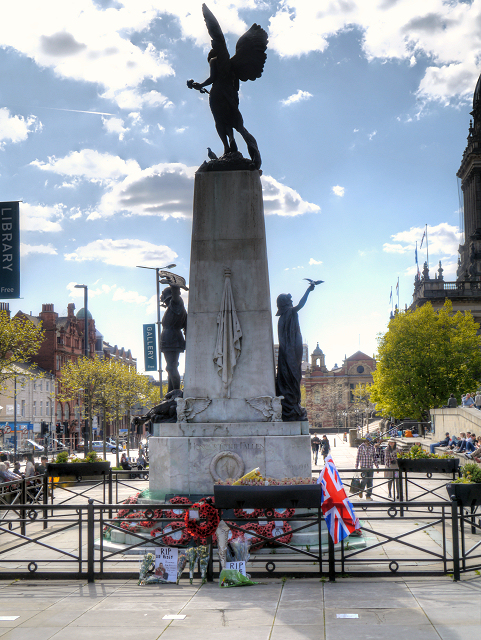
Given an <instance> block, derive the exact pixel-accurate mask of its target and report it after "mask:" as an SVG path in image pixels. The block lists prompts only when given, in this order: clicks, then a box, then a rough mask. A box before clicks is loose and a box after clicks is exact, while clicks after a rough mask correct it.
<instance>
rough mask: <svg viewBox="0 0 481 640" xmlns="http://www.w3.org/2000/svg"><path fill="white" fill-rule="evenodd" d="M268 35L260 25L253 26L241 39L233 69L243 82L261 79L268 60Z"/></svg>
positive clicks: (233, 59)
mask: <svg viewBox="0 0 481 640" xmlns="http://www.w3.org/2000/svg"><path fill="white" fill-rule="evenodd" d="M266 49H267V33H266V32H265V31H264V29H263V28H262V27H260V26H259V25H258V24H253V25H252V27H251V28H250V29H249V31H246V32H245V33H244V35H243V36H241V37H240V38H239V40H238V41H237V44H236V48H235V56H232V58H231V64H232V68H233V70H234V72H235V74H236V75H237V77H238V78H239V80H242V82H246V80H255V79H256V78H260V77H261V75H262V72H263V70H264V64H265V61H266V58H267V54H266Z"/></svg>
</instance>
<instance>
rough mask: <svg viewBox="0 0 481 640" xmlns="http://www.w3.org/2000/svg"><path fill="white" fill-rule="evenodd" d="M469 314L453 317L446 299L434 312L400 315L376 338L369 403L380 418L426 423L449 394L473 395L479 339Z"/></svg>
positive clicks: (479, 371) (480, 359)
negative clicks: (375, 356)
mask: <svg viewBox="0 0 481 640" xmlns="http://www.w3.org/2000/svg"><path fill="white" fill-rule="evenodd" d="M478 328H479V325H478V324H476V323H475V322H474V319H473V316H472V315H471V313H469V312H466V313H465V314H463V313H461V312H460V311H458V312H457V313H455V314H453V308H452V304H451V302H450V301H449V300H448V301H446V303H445V304H444V306H443V307H442V308H441V309H438V310H437V311H435V310H434V309H433V307H432V305H431V304H429V303H427V304H425V305H423V306H422V307H420V308H418V309H416V310H415V311H411V310H408V311H401V312H398V313H396V314H395V316H394V317H393V318H392V319H391V320H390V322H389V325H388V331H387V332H386V333H385V334H384V335H380V336H378V344H379V351H378V355H377V369H376V371H375V372H374V373H373V378H374V384H373V385H372V387H371V401H372V402H375V403H376V405H377V406H376V409H377V411H379V412H380V413H381V414H382V415H383V416H385V417H388V416H392V417H393V418H406V417H411V418H414V419H416V420H420V421H426V420H428V419H429V410H430V409H432V408H434V407H439V406H442V405H445V404H446V402H447V400H448V397H449V394H450V393H454V395H455V396H456V397H457V398H458V401H459V400H460V397H461V394H462V393H466V392H468V391H475V390H476V389H477V387H478V380H479V377H480V375H481V337H480V336H478V335H477V333H476V331H477V330H478Z"/></svg>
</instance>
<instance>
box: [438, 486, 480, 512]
mask: <svg viewBox="0 0 481 640" xmlns="http://www.w3.org/2000/svg"><path fill="white" fill-rule="evenodd" d="M446 490H447V492H448V495H449V497H450V498H451V500H457V501H458V504H460V505H461V506H463V507H477V506H479V505H481V482H472V483H470V484H467V483H462V482H459V483H458V482H451V483H449V484H447V485H446Z"/></svg>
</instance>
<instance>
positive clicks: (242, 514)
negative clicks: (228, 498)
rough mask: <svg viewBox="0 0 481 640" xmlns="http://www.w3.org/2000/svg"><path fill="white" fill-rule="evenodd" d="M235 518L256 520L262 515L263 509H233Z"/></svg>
mask: <svg viewBox="0 0 481 640" xmlns="http://www.w3.org/2000/svg"><path fill="white" fill-rule="evenodd" d="M234 514H235V517H236V518H245V519H247V518H249V519H250V518H258V517H259V516H263V515H264V511H263V509H234Z"/></svg>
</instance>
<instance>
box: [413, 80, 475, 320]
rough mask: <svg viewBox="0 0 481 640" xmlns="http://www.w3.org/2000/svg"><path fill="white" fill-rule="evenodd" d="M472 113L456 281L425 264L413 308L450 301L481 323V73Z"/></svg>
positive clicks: (455, 308)
mask: <svg viewBox="0 0 481 640" xmlns="http://www.w3.org/2000/svg"><path fill="white" fill-rule="evenodd" d="M471 116H472V120H471V121H470V123H469V130H468V138H467V145H466V148H465V150H464V153H463V157H462V160H461V166H460V168H459V171H458V172H457V174H456V175H457V177H458V178H459V179H460V180H461V189H462V191H463V202H464V207H463V225H464V229H463V231H464V239H463V240H461V244H460V245H459V249H458V252H459V257H458V269H457V273H456V280H455V281H454V282H446V281H445V280H444V277H443V268H442V265H441V262H439V265H437V266H436V269H435V270H434V271H435V273H430V270H429V268H428V265H427V264H426V263H425V264H424V268H423V272H422V275H421V276H420V277H416V279H415V281H414V293H413V302H412V305H411V309H415V308H416V307H420V306H422V305H423V304H425V303H426V302H431V304H432V305H433V307H435V308H439V307H441V306H442V305H443V304H444V302H445V301H446V300H451V302H452V304H453V311H454V312H456V311H463V312H465V311H470V312H471V313H472V314H473V316H474V319H475V320H476V322H478V323H481V76H480V77H479V79H478V82H477V84H476V88H475V90H474V96H473V110H472V112H471Z"/></svg>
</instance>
